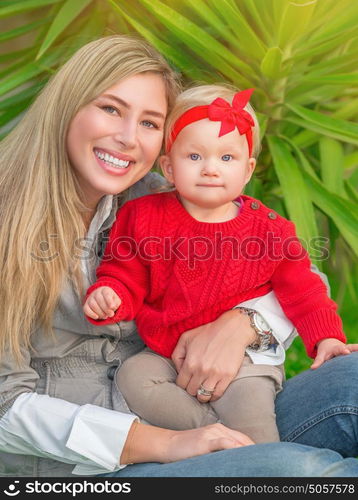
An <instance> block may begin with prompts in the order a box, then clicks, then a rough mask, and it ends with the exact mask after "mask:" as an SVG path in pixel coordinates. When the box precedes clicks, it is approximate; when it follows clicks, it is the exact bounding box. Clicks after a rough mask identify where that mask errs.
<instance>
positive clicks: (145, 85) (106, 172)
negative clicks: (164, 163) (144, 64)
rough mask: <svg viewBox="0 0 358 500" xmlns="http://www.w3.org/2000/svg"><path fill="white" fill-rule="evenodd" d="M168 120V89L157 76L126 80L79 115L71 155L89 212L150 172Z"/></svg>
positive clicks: (71, 132) (74, 124)
mask: <svg viewBox="0 0 358 500" xmlns="http://www.w3.org/2000/svg"><path fill="white" fill-rule="evenodd" d="M166 114H167V98H166V89H165V84H164V81H163V79H162V78H161V77H160V76H159V75H157V74H155V73H139V74H137V75H134V76H130V77H128V78H125V79H124V80H121V81H120V82H119V83H117V84H116V85H113V87H111V88H109V89H107V90H106V91H105V92H104V93H103V94H101V95H100V96H99V97H98V98H96V99H95V100H94V101H92V102H90V103H89V104H87V105H86V106H84V107H83V108H81V109H80V111H79V112H78V113H77V115H76V116H75V117H74V118H73V120H72V122H71V123H70V127H69V131H68V136H67V152H68V156H69V159H70V162H71V164H72V167H73V168H74V170H75V172H76V175H77V178H78V180H79V183H80V186H81V188H82V190H83V193H84V196H85V199H84V202H85V204H86V205H87V206H88V207H90V208H95V207H96V206H97V203H98V202H99V200H100V199H101V198H102V196H104V195H106V194H117V193H120V192H122V191H124V190H125V189H127V188H128V187H129V186H132V184H134V183H135V182H137V181H138V180H139V179H141V178H142V177H143V176H144V175H145V174H146V173H147V172H148V171H149V170H150V168H151V167H152V165H153V163H154V161H155V159H156V158H157V156H158V154H159V152H160V148H161V144H162V140H163V129H164V121H165V117H166Z"/></svg>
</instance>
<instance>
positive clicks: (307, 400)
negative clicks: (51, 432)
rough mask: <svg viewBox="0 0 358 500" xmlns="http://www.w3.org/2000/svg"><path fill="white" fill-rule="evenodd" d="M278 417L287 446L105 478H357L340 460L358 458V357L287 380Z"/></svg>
mask: <svg viewBox="0 0 358 500" xmlns="http://www.w3.org/2000/svg"><path fill="white" fill-rule="evenodd" d="M276 414H277V425H278V428H279V430H280V434H281V440H282V441H291V442H290V443H287V442H281V443H269V444H259V445H254V446H247V447H243V448H236V449H232V450H224V451H219V452H216V453H210V454H208V455H202V456H199V457H193V458H189V459H187V460H181V461H178V462H174V463H170V464H158V463H145V464H135V465H129V466H127V467H125V468H124V469H122V470H120V471H117V472H113V473H110V474H104V475H103V476H112V477H301V476H302V477H305V476H311V477H314V476H315V477H318V476H320V477H358V460H357V459H356V458H343V457H355V456H357V455H358V438H357V436H358V353H353V354H350V355H348V356H340V357H338V358H334V359H332V360H330V361H327V362H326V363H324V364H323V366H321V367H320V368H318V369H317V370H316V371H313V370H308V371H306V372H303V373H301V374H300V375H297V376H296V377H293V378H292V379H290V380H288V381H287V382H286V383H285V385H284V389H283V391H282V392H281V393H279V394H278V396H277V400H276ZM298 443H300V444H298ZM306 445H309V446H306ZM322 448H323V449H322ZM326 448H329V449H326ZM332 450H334V451H332Z"/></svg>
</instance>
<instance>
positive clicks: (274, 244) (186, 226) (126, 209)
mask: <svg viewBox="0 0 358 500" xmlns="http://www.w3.org/2000/svg"><path fill="white" fill-rule="evenodd" d="M240 200H241V201H242V207H241V210H240V213H239V215H238V216H237V217H235V218H234V219H232V220H229V221H226V222H221V223H206V222H200V221H197V220H196V219H194V218H193V217H191V215H190V214H189V213H188V212H187V211H186V210H185V209H184V207H183V206H182V205H181V203H180V201H179V199H178V197H177V193H176V192H169V193H160V194H153V195H149V196H144V197H141V198H138V199H135V200H132V201H129V202H127V203H126V204H125V205H124V206H123V207H122V208H121V209H120V211H119V212H118V214H117V220H116V222H115V223H114V225H113V227H112V230H111V234H110V240H109V242H108V244H107V247H106V251H105V254H104V257H103V261H102V263H101V265H100V266H99V267H98V269H97V281H96V283H95V284H94V285H92V286H91V287H90V288H89V290H88V292H87V295H88V294H89V293H91V292H92V291H93V290H94V289H96V288H98V287H100V286H105V285H106V286H110V287H112V288H113V289H114V290H115V292H116V293H117V294H118V295H119V297H120V298H121V300H122V304H121V306H120V307H119V309H118V310H117V311H116V314H115V316H114V317H112V318H108V319H106V320H97V321H96V320H92V319H90V318H87V319H88V320H89V321H90V322H91V323H94V324H96V325H98V324H109V323H114V322H118V321H121V320H131V319H134V318H135V319H136V323H137V327H138V331H139V333H140V335H141V336H142V338H143V340H144V342H145V343H146V344H147V345H148V346H149V347H150V348H151V349H153V350H154V351H156V352H158V353H159V354H162V355H163V356H167V357H169V356H170V355H171V353H172V352H173V349H174V347H175V345H176V343H177V341H178V338H179V337H180V335H181V334H182V333H183V332H185V331H187V330H190V329H192V328H195V327H197V326H200V325H203V324H205V323H208V322H210V321H213V320H215V319H216V318H217V317H218V316H219V315H220V314H222V313H223V312H225V311H227V310H228V309H230V308H232V307H234V306H235V305H237V304H239V303H240V302H243V301H244V300H248V299H251V298H254V297H259V296H262V295H265V294H266V293H268V292H269V291H271V290H274V291H275V293H276V296H277V298H278V300H279V302H280V303H281V306H282V308H283V310H284V311H285V314H286V315H287V317H288V318H289V319H290V320H291V321H292V323H293V324H294V325H295V326H296V328H297V330H298V332H299V334H300V335H301V337H302V339H303V341H304V343H305V346H306V349H307V352H308V354H309V356H311V357H314V354H315V345H316V343H317V342H318V341H319V340H321V339H323V338H326V337H334V338H337V339H339V340H341V341H343V342H345V336H344V334H343V331H342V322H341V319H340V318H339V316H338V315H337V313H336V308H337V306H336V304H335V303H334V302H333V301H332V300H331V299H330V298H329V297H328V296H327V291H326V287H325V285H324V283H323V282H322V280H321V279H320V277H319V276H318V275H317V274H315V273H313V272H312V271H311V270H310V261H309V258H308V255H307V252H306V251H305V250H304V249H303V247H302V246H301V244H300V243H299V241H298V239H297V237H296V233H295V228H294V224H293V223H292V222H290V221H288V220H287V219H285V218H283V217H281V216H280V215H278V214H276V213H275V212H273V211H271V210H270V209H269V208H267V207H266V206H264V205H263V204H262V203H261V202H260V201H258V200H255V199H254V198H251V197H249V196H242V197H241V198H240Z"/></svg>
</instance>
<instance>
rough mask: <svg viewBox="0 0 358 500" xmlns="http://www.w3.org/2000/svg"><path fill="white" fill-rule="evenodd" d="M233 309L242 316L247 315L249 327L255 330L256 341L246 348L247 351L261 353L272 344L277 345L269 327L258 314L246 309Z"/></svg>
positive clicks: (253, 310)
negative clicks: (237, 310) (238, 311)
mask: <svg viewBox="0 0 358 500" xmlns="http://www.w3.org/2000/svg"><path fill="white" fill-rule="evenodd" d="M235 309H239V310H240V311H241V312H242V313H243V314H247V316H248V317H249V318H250V325H251V327H252V328H253V329H254V330H255V333H256V339H255V340H254V341H253V342H252V343H251V344H250V345H248V346H247V347H248V348H249V349H251V350H253V351H255V352H262V351H266V350H267V349H268V348H269V347H270V346H271V345H272V344H277V340H276V339H275V337H274V336H273V333H272V329H271V327H270V325H269V324H268V323H267V322H266V321H265V319H264V318H263V317H262V315H261V314H260V313H259V312H257V311H255V309H249V308H248V307H240V306H239V307H236V308H235Z"/></svg>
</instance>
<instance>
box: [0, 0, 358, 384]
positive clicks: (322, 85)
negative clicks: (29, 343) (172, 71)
mask: <svg viewBox="0 0 358 500" xmlns="http://www.w3.org/2000/svg"><path fill="white" fill-rule="evenodd" d="M0 23H1V26H2V30H1V34H0V78H1V84H0V127H1V129H0V130H1V134H2V136H4V135H5V134H6V133H7V132H8V131H9V130H10V129H11V127H12V126H13V125H14V123H16V120H17V117H18V116H19V115H21V113H22V112H23V111H24V110H26V108H27V107H28V105H29V104H30V102H31V101H32V99H33V98H34V96H35V95H36V94H37V92H38V91H39V89H40V88H41V87H42V86H43V85H44V83H45V82H46V80H47V79H48V77H49V76H50V75H51V74H52V73H53V72H54V71H55V70H56V68H57V67H58V66H59V65H60V64H62V63H63V62H64V61H65V60H66V59H67V58H68V57H69V56H70V55H71V54H72V53H73V52H74V51H75V50H76V49H77V48H79V47H80V46H82V45H83V44H85V43H86V42H88V41H90V40H92V39H94V38H97V37H99V36H103V35H109V34H113V33H137V34H139V35H140V36H142V37H144V38H146V39H147V40H148V41H150V42H151V43H152V44H153V45H154V46H155V47H157V48H158V49H159V50H160V51H161V52H162V53H163V54H164V55H165V56H166V57H167V59H168V60H169V61H170V62H171V64H172V65H173V66H174V67H175V68H176V69H177V70H178V71H180V72H181V74H182V75H183V78H184V79H185V81H187V82H190V81H193V80H195V81H201V82H203V81H205V82H217V81H222V80H225V81H228V82H230V83H233V84H235V85H236V86H238V87H239V88H248V87H254V88H255V92H254V95H253V98H252V103H253V105H254V107H255V108H256V109H257V111H258V116H259V120H260V124H261V128H262V135H263V149H262V153H261V155H260V158H259V165H258V168H257V171H256V174H255V177H254V179H253V180H252V181H251V183H250V185H249V187H248V189H247V193H248V194H250V195H252V196H255V197H258V198H261V199H262V200H263V202H264V203H265V204H268V205H269V206H271V207H272V208H274V209H275V210H277V211H278V212H279V213H281V214H282V215H284V216H286V217H289V218H291V219H292V220H293V221H294V222H295V223H296V227H297V232H298V234H299V236H300V237H301V238H302V239H303V241H304V242H305V243H306V247H307V249H308V250H309V252H310V255H311V259H312V261H313V262H315V263H316V264H317V265H318V266H319V268H320V269H321V270H323V271H324V272H325V273H326V274H327V275H328V277H329V280H330V284H331V287H332V296H333V298H334V299H335V300H336V301H337V302H338V304H339V309H340V314H341V316H342V318H343V321H344V326H345V331H346V333H347V335H348V338H349V341H350V342H358V331H357V294H358V286H357V276H358V260H357V255H358V194H357V185H358V169H357V163H358V152H357V149H356V145H357V143H358V125H357V123H356V119H357V114H358V99H357V82H358V72H357V63H358V45H357V40H358V31H357V26H358V2H357V1H356V0H339V2H337V1H336V0H163V1H159V0H76V1H73V0H10V1H6V0H2V1H0ZM322 238H324V240H323V239H322ZM322 245H323V246H324V247H325V249H327V251H328V252H329V259H327V258H325V259H324V260H322V259H321V258H320V252H319V250H320V247H322ZM309 365H310V361H309V360H308V359H307V357H306V356H305V354H304V349H303V347H302V344H301V342H300V340H299V339H297V340H296V341H295V343H294V346H293V348H291V349H290V351H289V354H288V361H287V374H288V376H291V375H293V374H294V373H296V372H297V371H300V370H302V369H303V368H305V367H308V366H309Z"/></svg>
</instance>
